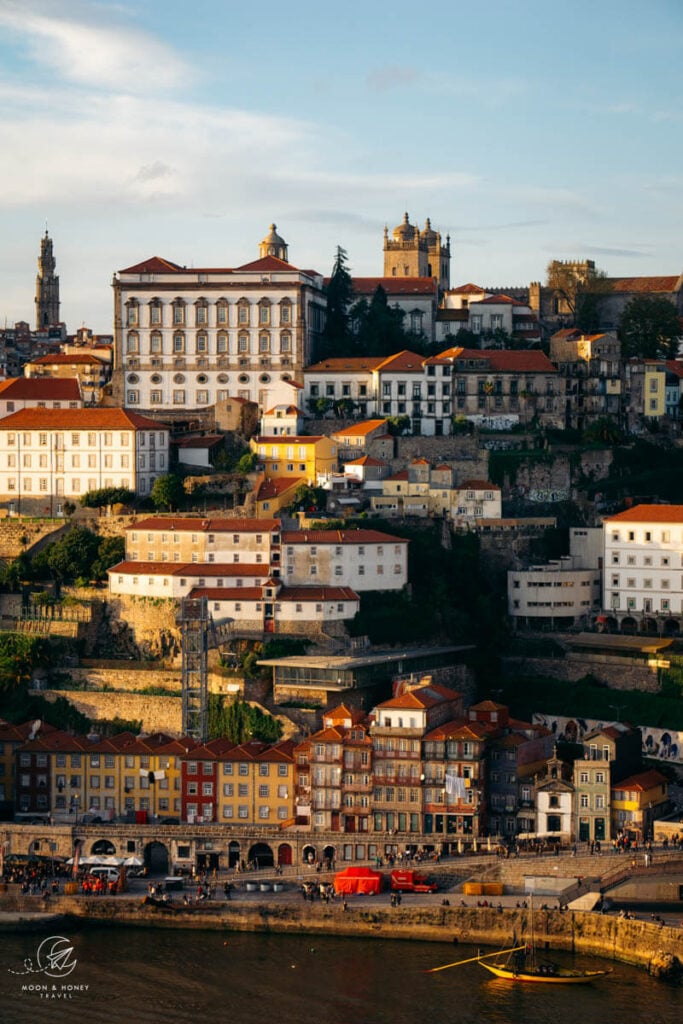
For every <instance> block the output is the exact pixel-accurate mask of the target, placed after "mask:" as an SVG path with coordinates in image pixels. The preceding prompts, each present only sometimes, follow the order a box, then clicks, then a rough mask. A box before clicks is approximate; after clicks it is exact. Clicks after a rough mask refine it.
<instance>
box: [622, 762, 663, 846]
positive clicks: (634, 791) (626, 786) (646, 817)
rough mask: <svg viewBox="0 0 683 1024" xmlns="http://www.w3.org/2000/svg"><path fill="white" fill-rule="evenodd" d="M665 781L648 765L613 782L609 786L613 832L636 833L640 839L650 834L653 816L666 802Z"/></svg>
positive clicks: (659, 773) (660, 815) (656, 814)
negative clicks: (625, 777) (635, 773)
mask: <svg viewBox="0 0 683 1024" xmlns="http://www.w3.org/2000/svg"><path fill="white" fill-rule="evenodd" d="M668 785H669V784H668V782H667V779H666V777H665V776H664V775H662V773H661V772H658V771H657V770H656V769H655V768H651V769H650V770H649V771H646V772H639V773H638V774H637V775H630V776H629V777H628V778H627V779H623V780H622V781H621V782H617V783H615V785H614V786H613V787H612V826H613V829H614V831H615V832H616V833H617V834H619V833H620V832H635V833H637V835H638V837H639V838H640V839H647V838H648V837H649V836H650V835H651V833H652V825H653V822H654V820H655V819H656V818H659V817H662V815H663V814H664V813H665V812H666V809H667V807H668V804H669V792H668Z"/></svg>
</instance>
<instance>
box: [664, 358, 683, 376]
mask: <svg viewBox="0 0 683 1024" xmlns="http://www.w3.org/2000/svg"><path fill="white" fill-rule="evenodd" d="M666 368H667V370H668V371H669V372H670V373H675V374H676V376H677V377H683V361H681V360H680V359H667V360H666Z"/></svg>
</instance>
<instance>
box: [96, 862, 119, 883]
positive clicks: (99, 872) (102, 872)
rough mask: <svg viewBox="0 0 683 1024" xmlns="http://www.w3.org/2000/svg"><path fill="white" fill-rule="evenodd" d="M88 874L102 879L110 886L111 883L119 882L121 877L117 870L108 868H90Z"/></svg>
mask: <svg viewBox="0 0 683 1024" xmlns="http://www.w3.org/2000/svg"><path fill="white" fill-rule="evenodd" d="M88 874H90V875H94V876H95V878H101V879H102V881H103V882H106V883H107V884H109V882H118V880H119V877H120V876H119V872H118V871H117V870H116V868H112V867H106V866H102V867H94V868H90V871H89V872H88Z"/></svg>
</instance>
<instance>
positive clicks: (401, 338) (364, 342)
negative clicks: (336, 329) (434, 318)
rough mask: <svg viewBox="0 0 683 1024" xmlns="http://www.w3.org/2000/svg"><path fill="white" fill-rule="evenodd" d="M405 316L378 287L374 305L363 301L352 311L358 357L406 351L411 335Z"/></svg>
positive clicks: (371, 302) (371, 301)
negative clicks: (408, 331) (409, 334)
mask: <svg viewBox="0 0 683 1024" xmlns="http://www.w3.org/2000/svg"><path fill="white" fill-rule="evenodd" d="M403 316H404V314H403V311H402V310H401V309H399V308H398V307H397V306H390V305H389V301H388V299H387V293H386V292H385V290H384V288H383V287H382V285H381V284H379V285H377V288H376V289H375V291H374V294H373V296H372V298H371V300H370V302H368V301H367V300H366V299H361V301H360V302H357V303H356V305H355V306H354V307H353V309H352V311H351V319H352V321H353V323H354V325H355V335H356V351H357V352H358V354H359V355H377V356H390V355H393V354H394V353H395V352H400V351H401V350H402V349H404V348H405V347H406V345H407V342H408V336H407V334H406V332H405V331H404V329H403Z"/></svg>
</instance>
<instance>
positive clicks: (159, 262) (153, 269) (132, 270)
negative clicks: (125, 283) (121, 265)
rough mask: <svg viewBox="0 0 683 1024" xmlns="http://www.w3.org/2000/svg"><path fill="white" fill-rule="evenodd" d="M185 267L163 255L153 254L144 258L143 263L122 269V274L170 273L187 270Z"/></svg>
mask: <svg viewBox="0 0 683 1024" xmlns="http://www.w3.org/2000/svg"><path fill="white" fill-rule="evenodd" d="M185 269H186V268H185V267H181V266H179V264H177V263H171V261H170V260H165V259H162V257H161V256H152V257H151V258H150V259H148V260H143V261H142V263H136V264H134V266H132V267H126V269H125V270H120V271H119V273H120V274H168V273H170V272H175V271H178V270H185Z"/></svg>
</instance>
